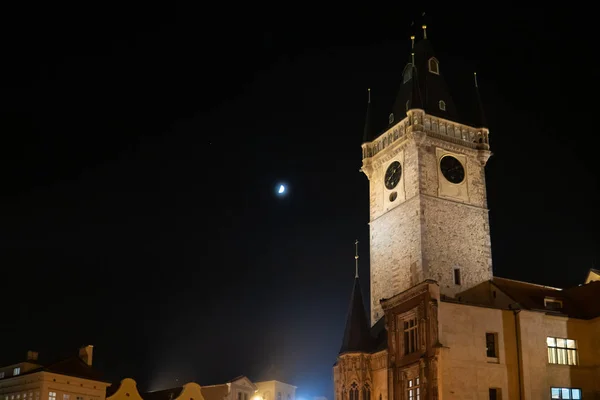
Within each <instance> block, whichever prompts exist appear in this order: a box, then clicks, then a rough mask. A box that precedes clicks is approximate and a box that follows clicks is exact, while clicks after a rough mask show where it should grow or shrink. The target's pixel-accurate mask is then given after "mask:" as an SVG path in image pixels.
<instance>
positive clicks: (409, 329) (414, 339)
mask: <svg viewBox="0 0 600 400" xmlns="http://www.w3.org/2000/svg"><path fill="white" fill-rule="evenodd" d="M417 328H418V326H417V318H416V317H414V318H411V319H408V320H406V321H404V354H410V353H414V352H415V351H417V343H418V342H419V341H418V330H417Z"/></svg>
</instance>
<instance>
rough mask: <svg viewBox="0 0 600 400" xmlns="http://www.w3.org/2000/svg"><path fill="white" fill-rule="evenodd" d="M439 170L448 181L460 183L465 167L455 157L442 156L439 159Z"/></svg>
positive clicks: (463, 176)
mask: <svg viewBox="0 0 600 400" xmlns="http://www.w3.org/2000/svg"><path fill="white" fill-rule="evenodd" d="M440 170H441V171H442V175H444V178H446V179H447V180H448V182H450V183H455V184H458V183H461V182H462V181H464V180H465V168H464V167H463V165H462V164H461V163H460V161H458V160H457V159H456V158H454V157H452V156H444V157H442V159H441V160H440Z"/></svg>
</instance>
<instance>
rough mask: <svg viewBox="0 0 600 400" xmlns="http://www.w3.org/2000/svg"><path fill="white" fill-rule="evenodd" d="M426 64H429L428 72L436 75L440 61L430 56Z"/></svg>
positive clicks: (438, 72)
mask: <svg viewBox="0 0 600 400" xmlns="http://www.w3.org/2000/svg"><path fill="white" fill-rule="evenodd" d="M427 64H429V72H431V73H432V74H437V75H439V74H440V63H439V62H438V60H436V59H435V57H431V58H430V59H429V62H428V63H427Z"/></svg>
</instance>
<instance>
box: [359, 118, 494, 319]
mask: <svg viewBox="0 0 600 400" xmlns="http://www.w3.org/2000/svg"><path fill="white" fill-rule="evenodd" d="M486 135H487V131H483V130H477V129H475V128H472V127H468V126H465V125H461V124H458V123H454V122H451V121H447V120H443V119H441V118H438V117H434V116H430V115H427V114H426V113H424V112H423V111H422V110H410V111H409V112H408V117H407V118H406V119H405V120H403V121H401V122H400V123H398V124H397V125H395V126H394V127H392V128H391V129H389V130H388V131H387V132H385V133H384V134H383V135H381V136H380V137H379V138H377V139H376V140H375V141H374V142H371V143H368V144H366V145H363V171H364V172H365V174H366V175H367V176H368V177H369V181H370V207H371V213H370V216H371V221H370V223H369V225H370V253H371V254H370V255H371V302H370V304H371V324H372V325H374V324H375V323H376V322H377V321H378V320H379V319H380V318H381V317H382V316H383V312H382V309H381V305H380V300H381V299H384V298H390V297H392V296H394V295H396V294H398V293H401V292H403V291H405V290H407V289H408V288H410V287H412V286H414V285H416V284H418V283H419V282H422V281H423V280H425V279H433V280H435V281H437V282H438V284H439V285H440V290H441V293H442V294H443V295H446V296H454V295H455V294H456V293H458V292H461V291H463V290H466V289H469V288H470V287H473V286H475V285H477V284H478V283H481V282H483V281H485V280H488V279H491V278H492V264H491V246H490V245H491V243H490V235H489V222H488V210H487V200H486V190H485V171H484V167H485V163H486V161H487V159H488V157H489V155H490V152H489V151H488V150H487V145H482V144H481V142H482V141H484V140H487V136H486ZM446 156H451V157H454V158H456V159H457V160H459V161H460V164H461V166H462V167H463V170H464V179H463V180H462V181H461V182H460V183H458V184H457V183H451V182H450V181H448V179H446V178H445V177H444V175H443V173H442V172H441V169H440V161H441V159H442V158H443V157H446ZM395 161H397V162H399V163H400V164H401V166H402V176H401V178H400V180H399V182H398V184H397V185H396V186H395V187H393V188H392V189H389V188H387V187H386V186H385V173H386V170H387V168H388V166H389V165H390V164H391V163H393V162H395Z"/></svg>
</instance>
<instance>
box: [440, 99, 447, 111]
mask: <svg viewBox="0 0 600 400" xmlns="http://www.w3.org/2000/svg"><path fill="white" fill-rule="evenodd" d="M440 110H442V111H446V102H445V101H444V100H440Z"/></svg>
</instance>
